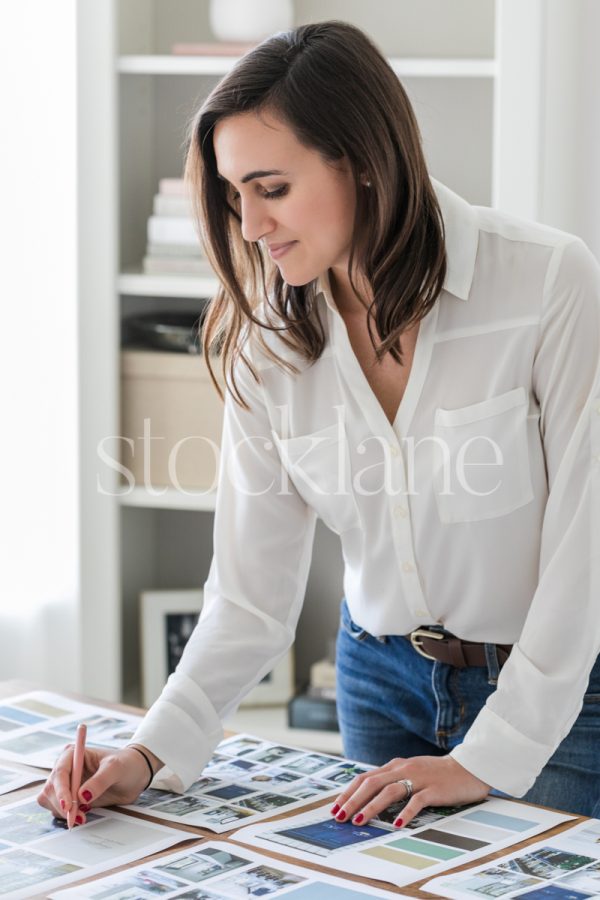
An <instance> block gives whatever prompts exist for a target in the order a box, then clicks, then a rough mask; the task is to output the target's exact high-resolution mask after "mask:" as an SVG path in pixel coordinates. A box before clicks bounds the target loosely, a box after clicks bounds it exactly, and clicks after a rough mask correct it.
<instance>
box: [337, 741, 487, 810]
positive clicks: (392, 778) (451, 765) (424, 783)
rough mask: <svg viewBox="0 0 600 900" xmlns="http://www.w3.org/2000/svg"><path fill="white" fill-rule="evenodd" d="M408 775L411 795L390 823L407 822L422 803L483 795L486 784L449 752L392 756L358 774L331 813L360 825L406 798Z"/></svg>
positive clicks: (464, 801) (466, 799)
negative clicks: (439, 754) (430, 754)
mask: <svg viewBox="0 0 600 900" xmlns="http://www.w3.org/2000/svg"><path fill="white" fill-rule="evenodd" d="M403 778H408V779H409V780H410V781H411V782H412V784H413V796H412V798H411V799H410V800H409V802H408V803H407V804H406V806H405V807H404V809H403V810H402V811H401V813H400V815H399V816H398V818H397V819H396V821H395V822H394V825H396V826H397V827H400V826H402V825H407V824H408V823H409V822H410V821H411V819H413V818H414V817H415V816H416V815H417V813H419V812H421V810H422V809H423V808H424V807H425V806H455V805H456V806H462V805H464V804H467V803H474V802H475V801H476V800H483V799H484V798H485V797H487V795H488V793H489V790H490V785H489V784H486V783H485V782H484V781H480V780H479V778H476V777H475V775H472V774H471V773H470V772H467V770H466V769H465V768H463V766H461V765H460V764H459V763H457V762H456V760H455V759H454V758H453V757H452V756H413V757H411V758H407V759H392V760H391V762H389V763H387V764H386V765H385V766H381V768H379V769H370V770H369V771H368V772H365V773H364V774H363V775H358V776H357V777H356V778H355V779H354V780H353V781H352V782H351V783H350V784H349V785H348V787H347V788H346V790H345V791H344V792H343V793H342V794H340V795H339V797H338V798H337V799H336V801H335V803H334V805H333V807H332V809H331V813H332V815H334V816H335V818H336V820H337V821H338V822H348V821H350V820H352V821H353V822H354V824H355V825H364V824H366V822H368V821H369V819H372V818H374V817H375V816H377V815H378V814H379V813H380V812H382V810H384V809H387V807H388V806H392V804H394V803H398V802H401V801H402V800H404V799H405V798H406V795H407V793H406V786H405V785H403V784H398V782H399V781H400V780H401V779H403Z"/></svg>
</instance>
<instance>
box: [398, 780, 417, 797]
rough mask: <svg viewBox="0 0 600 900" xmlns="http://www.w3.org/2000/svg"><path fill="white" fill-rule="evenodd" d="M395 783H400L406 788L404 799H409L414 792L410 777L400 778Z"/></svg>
mask: <svg viewBox="0 0 600 900" xmlns="http://www.w3.org/2000/svg"><path fill="white" fill-rule="evenodd" d="M396 784H402V785H404V787H405V788H406V797H405V798H404V799H405V800H410V798H411V797H412V795H413V793H414V785H413V783H412V781H411V780H410V778H401V779H400V781H397V782H396Z"/></svg>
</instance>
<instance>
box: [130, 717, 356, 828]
mask: <svg viewBox="0 0 600 900" xmlns="http://www.w3.org/2000/svg"><path fill="white" fill-rule="evenodd" d="M370 768H372V766H365V765H359V764H358V763H354V762H352V761H350V760H344V759H341V758H340V757H336V756H328V755H326V754H323V753H312V752H310V751H306V750H301V749H299V748H298V747H289V746H287V745H284V744H274V743H272V742H271V741H265V740H262V739H261V738H257V737H253V736H252V735H248V734H241V735H235V736H234V737H232V738H227V739H226V740H224V741H222V742H221V743H220V744H219V746H218V747H217V748H216V751H215V753H214V755H213V757H212V759H211V760H210V761H209V763H208V765H207V766H206V768H205V770H204V772H203V777H202V778H200V779H199V780H198V781H196V782H195V783H194V784H193V785H191V786H190V787H189V788H188V790H187V791H186V792H185V793H184V794H173V793H170V792H167V791H159V790H155V789H154V788H150V789H149V790H146V791H144V793H143V794H141V795H140V797H139V798H138V800H137V801H136V802H135V803H134V804H132V805H131V806H127V807H125V808H126V809H132V810H137V811H138V812H143V813H146V814H148V815H151V816H156V817H157V818H159V819H163V820H165V821H167V822H175V823H177V824H185V825H193V826H195V827H197V828H207V829H208V830H210V831H214V832H216V833H217V834H219V833H221V832H223V831H229V830H230V829H232V828H236V827H237V826H239V825H240V824H241V823H243V824H250V823H251V822H257V821H259V820H261V819H265V818H269V817H272V816H274V815H277V814H278V813H281V812H288V811H290V810H295V809H298V808H299V807H301V806H305V805H306V804H307V803H312V802H313V801H314V800H317V799H319V798H320V797H323V798H325V797H335V796H337V795H338V794H339V793H340V792H341V791H342V789H343V787H344V786H345V785H346V784H348V783H349V782H350V781H352V779H353V778H355V776H356V775H359V774H361V773H362V772H366V771H367V769H370Z"/></svg>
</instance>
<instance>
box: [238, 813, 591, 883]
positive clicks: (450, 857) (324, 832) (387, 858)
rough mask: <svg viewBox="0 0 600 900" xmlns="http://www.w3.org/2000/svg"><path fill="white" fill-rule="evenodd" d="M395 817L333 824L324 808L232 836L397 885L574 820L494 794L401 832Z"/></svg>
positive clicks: (417, 821) (430, 816)
mask: <svg viewBox="0 0 600 900" xmlns="http://www.w3.org/2000/svg"><path fill="white" fill-rule="evenodd" d="M396 806H398V804H397V805H396ZM396 814H397V809H393V812H392V814H391V815H390V814H389V813H388V814H386V815H385V819H387V821H380V820H373V821H371V822H369V823H368V824H367V825H362V826H358V825H353V824H352V822H344V823H339V822H336V821H335V819H333V818H332V817H331V815H329V813H328V810H327V808H326V807H324V808H323V809H322V810H321V811H319V810H312V811H311V812H308V813H304V814H302V815H299V816H294V817H292V818H289V819H286V820H284V821H278V822H271V823H268V824H262V825H251V826H249V827H247V828H241V829H240V830H239V831H237V832H236V834H235V839H236V841H240V842H241V843H243V844H248V845H250V846H252V847H257V848H259V849H264V850H271V851H272V852H275V851H277V852H279V853H284V854H286V855H287V856H291V857H293V858H294V859H299V860H305V861H312V862H315V861H318V862H319V863H320V864H321V865H323V866H326V867H328V868H331V869H335V870H339V871H343V872H352V873H354V874H355V875H363V876H365V877H367V878H375V879H378V880H380V881H387V882H390V883H391V884H396V885H399V886H402V885H406V884H410V882H412V881H418V880H419V879H421V878H424V877H425V876H427V875H434V874H437V873H438V872H442V871H444V870H446V869H451V868H453V867H454V866H458V865H462V864H464V863H468V862H470V861H471V860H474V859H477V858H478V857H480V856H487V854H489V853H493V852H494V851H496V850H501V849H503V848H504V847H509V846H510V845H511V844H516V843H518V842H520V841H523V840H526V839H527V838H530V837H534V836H535V835H537V834H541V833H542V832H543V831H546V830H547V829H548V828H552V827H554V826H555V825H558V824H560V823H561V822H565V821H568V820H569V819H572V818H573V817H572V816H569V815H567V814H566V813H555V812H551V811H548V810H545V809H538V808H536V807H534V806H530V805H528V804H524V803H516V802H514V801H512V800H503V799H500V798H496V797H494V798H491V799H488V800H485V801H483V802H482V803H479V804H473V805H471V806H468V807H462V808H460V809H457V808H456V807H454V808H452V807H445V808H443V807H442V808H440V807H430V808H428V809H427V810H424V815H421V816H419V817H418V818H417V819H413V821H412V822H410V823H409V824H408V825H407V826H406V827H404V828H401V829H394V828H393V825H391V824H390V822H391V821H393V816H395V815H396ZM392 832H393V833H392Z"/></svg>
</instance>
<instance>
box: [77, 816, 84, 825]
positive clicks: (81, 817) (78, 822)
mask: <svg viewBox="0 0 600 900" xmlns="http://www.w3.org/2000/svg"><path fill="white" fill-rule="evenodd" d="M75 821H76V822H77V824H78V825H83V816H75Z"/></svg>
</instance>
